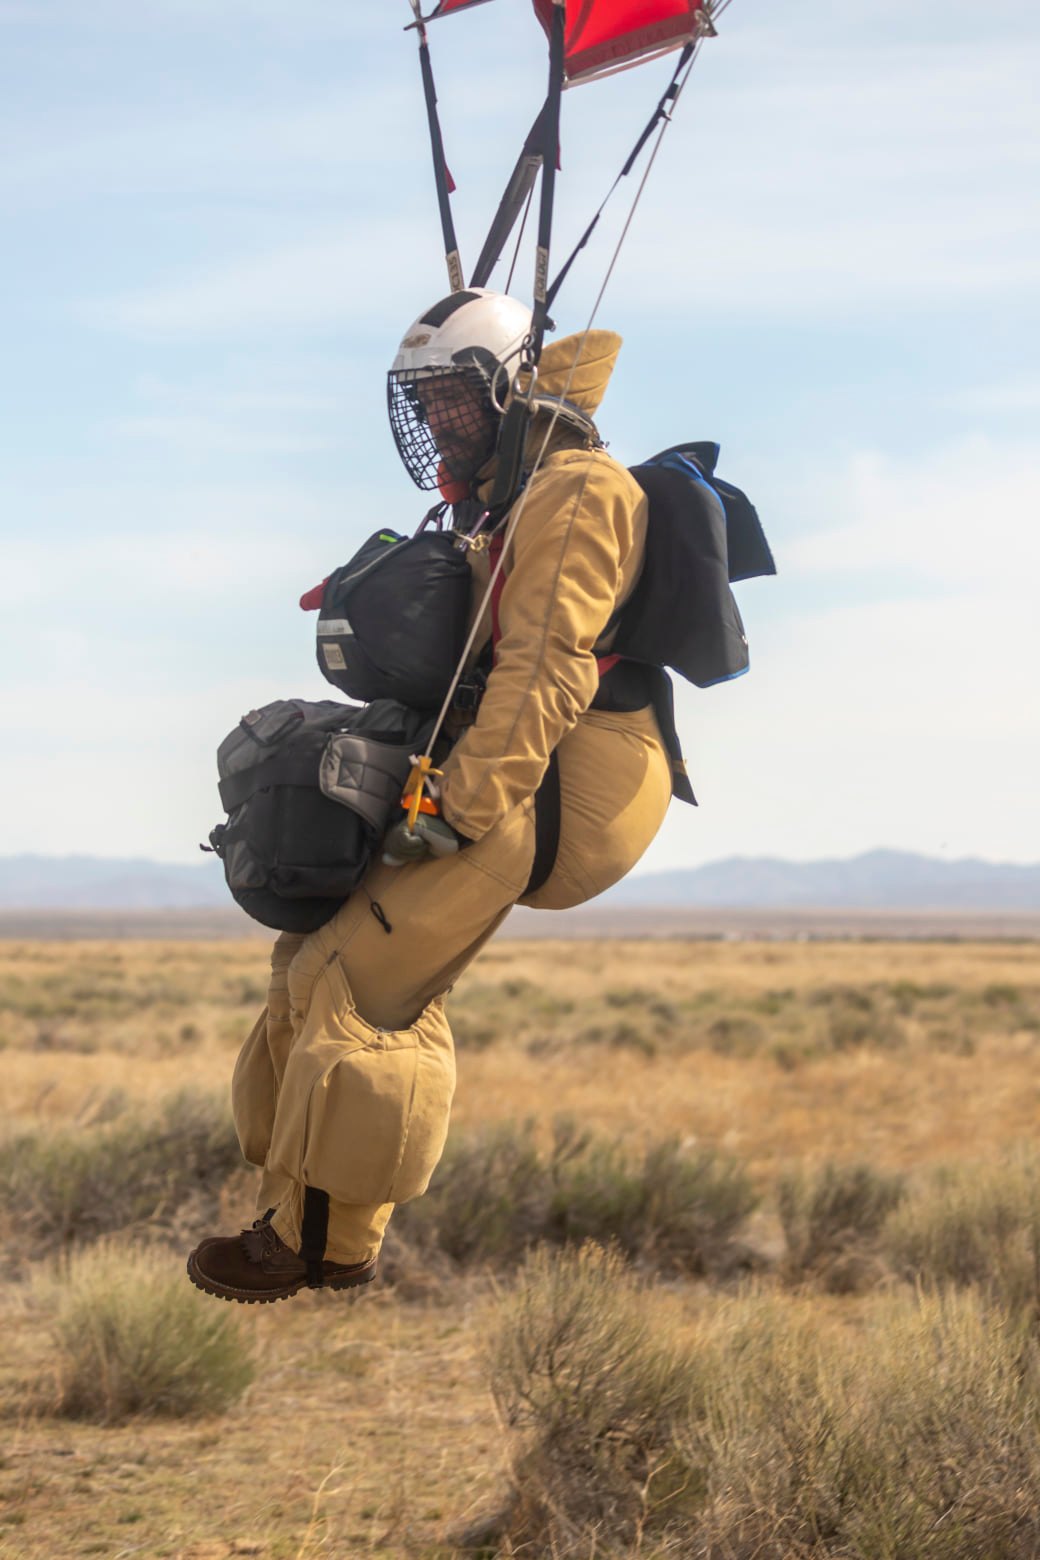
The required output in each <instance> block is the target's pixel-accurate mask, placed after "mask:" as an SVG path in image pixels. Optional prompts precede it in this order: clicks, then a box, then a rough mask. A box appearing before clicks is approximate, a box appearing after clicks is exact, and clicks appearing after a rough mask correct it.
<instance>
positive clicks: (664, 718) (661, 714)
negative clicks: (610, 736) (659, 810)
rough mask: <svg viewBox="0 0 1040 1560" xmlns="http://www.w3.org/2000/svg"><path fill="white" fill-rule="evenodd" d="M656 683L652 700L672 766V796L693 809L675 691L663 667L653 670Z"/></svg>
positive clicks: (694, 800) (694, 802)
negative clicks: (679, 729)
mask: <svg viewBox="0 0 1040 1560" xmlns="http://www.w3.org/2000/svg"><path fill="white" fill-rule="evenodd" d="M653 673H654V683H653V691H652V693H651V700H652V703H653V706H654V714H655V715H656V716H657V724H658V726H659V727H660V729H661V740H662V741H663V742H664V745H665V750H666V752H667V754H668V757H669V759H670V761H671V766H672V795H673V796H674V797H675V799H676V801H679V802H689V803H690V805H691V807H696V806H697V798H696V796H694V794H693V786H692V785H691V784H690V777H689V775H688V774H687V773H686V760H685V759H684V758H683V750H682V743H681V742H680V741H679V733H678V731H676V729H675V690H674V689H673V687H672V679H671V678H670V677H669V675H668V673H667V672H666V671H665V669H664V667H663V666H655V667H654V668H653Z"/></svg>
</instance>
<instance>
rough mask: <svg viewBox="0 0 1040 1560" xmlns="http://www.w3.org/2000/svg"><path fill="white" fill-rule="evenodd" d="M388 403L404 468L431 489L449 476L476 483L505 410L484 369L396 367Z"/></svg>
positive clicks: (419, 484)
mask: <svg viewBox="0 0 1040 1560" xmlns="http://www.w3.org/2000/svg"><path fill="white" fill-rule="evenodd" d="M387 407H388V410H389V413H390V427H391V430H392V432H393V435H394V443H395V444H396V445H397V453H398V454H399V455H400V457H401V460H402V462H403V464H404V468H405V470H406V471H407V472H408V475H409V476H410V477H411V479H412V481H413V482H414V483H415V485H416V487H419V488H423V489H424V490H425V491H427V492H429V491H432V490H433V489H434V488H436V487H437V486H438V484H439V482H440V481H441V479H442V478H443V477H444V476H445V475H447V476H449V477H451V478H452V479H453V480H454V481H456V482H471V481H472V480H473V478H474V477H475V476H476V474H477V472H478V471H479V470H480V468H481V466H483V465H484V464H485V463H486V462H487V461H488V460H489V459H490V458H491V456H492V455H493V454H494V452H495V444H496V441H497V439H498V428H499V413H498V412H497V411H496V409H495V407H494V405H493V403H492V399H491V392H490V388H489V383H488V376H487V374H486V373H485V372H484V371H483V370H482V369H480V368H476V367H466V368H444V369H428V368H427V369H399V370H397V371H396V372H394V371H391V372H390V374H388V376H387Z"/></svg>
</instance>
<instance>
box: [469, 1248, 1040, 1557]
mask: <svg viewBox="0 0 1040 1560" xmlns="http://www.w3.org/2000/svg"><path fill="white" fill-rule="evenodd" d="M489 1371H490V1379H491V1385H492V1389H493V1392H494V1394H495V1397H496V1400H497V1402H498V1404H499V1407H500V1411H501V1413H502V1417H503V1420H504V1422H505V1424H506V1425H507V1426H508V1428H509V1429H510V1430H511V1431H512V1432H513V1433H514V1435H515V1436H516V1437H517V1441H516V1443H515V1446H514V1458H513V1463H512V1470H513V1481H514V1497H513V1502H512V1506H511V1508H510V1510H509V1512H508V1514H507V1515H506V1516H505V1518H504V1519H503V1528H504V1531H503V1534H502V1537H503V1539H504V1541H505V1544H506V1549H505V1552H508V1553H514V1552H515V1553H524V1554H527V1555H530V1556H532V1557H548V1556H552V1557H553V1560H579V1557H580V1560H588V1557H589V1556H592V1555H596V1556H604V1557H605V1556H611V1557H618V1560H620V1556H622V1555H625V1556H628V1555H632V1554H634V1553H639V1554H641V1555H650V1554H654V1555H666V1554H669V1555H675V1556H682V1557H683V1560H750V1557H752V1556H753V1557H755V1560H795V1557H797V1560H825V1557H834V1560H839V1557H840V1560H1035V1556H1036V1555H1037V1554H1038V1553H1040V1392H1038V1388H1040V1363H1038V1354H1037V1340H1036V1336H1035V1332H1034V1331H1033V1329H1032V1328H1031V1327H1030V1325H1028V1322H1027V1320H1026V1319H1025V1318H1022V1319H1020V1320H1018V1321H1016V1320H1015V1318H1014V1317H1013V1316H1012V1315H1011V1314H1010V1313H1008V1312H1007V1311H1005V1310H1002V1309H1000V1308H994V1307H992V1306H989V1305H987V1304H986V1303H985V1301H984V1300H983V1299H982V1297H981V1296H980V1295H979V1294H978V1293H973V1292H952V1291H951V1292H950V1293H948V1294H947V1295H946V1296H936V1295H932V1296H927V1295H926V1296H915V1295H910V1294H907V1293H906V1292H902V1293H896V1294H887V1295H883V1296H878V1297H876V1298H875V1299H874V1300H873V1301H871V1302H870V1305H869V1308H868V1309H866V1310H864V1311H861V1312H860V1314H859V1316H858V1319H857V1323H856V1325H855V1327H850V1326H849V1324H848V1322H847V1321H846V1320H844V1319H843V1318H840V1317H837V1316H835V1315H834V1314H833V1313H829V1312H826V1311H821V1307H820V1303H819V1301H813V1300H810V1299H809V1298H807V1297H804V1296H802V1297H794V1298H792V1297H791V1296H790V1295H788V1294H785V1293H784V1292H782V1291H780V1292H775V1291H774V1292H773V1293H762V1294H748V1295H745V1296H742V1297H739V1298H736V1299H731V1300H726V1301H723V1302H721V1303H719V1302H717V1301H706V1300H705V1299H704V1298H703V1297H701V1298H700V1299H699V1300H696V1301H694V1302H693V1310H692V1314H690V1315H689V1316H688V1318H687V1321H686V1323H685V1324H684V1326H683V1329H682V1331H681V1332H679V1331H677V1326H676V1307H675V1303H674V1300H672V1301H670V1302H669V1304H668V1306H667V1308H666V1307H665V1306H664V1305H663V1303H662V1299H661V1297H660V1296H658V1295H655V1294H654V1292H653V1291H652V1290H651V1289H648V1288H643V1287H640V1286H639V1284H638V1282H637V1280H636V1279H635V1277H634V1276H633V1275H632V1273H631V1270H626V1269H625V1268H624V1267H623V1266H622V1265H621V1264H620V1262H619V1261H618V1259H617V1257H616V1256H610V1255H604V1254H603V1253H601V1252H600V1253H597V1252H595V1251H589V1250H585V1251H582V1252H580V1253H578V1254H577V1255H575V1254H569V1253H565V1254H562V1255H560V1254H551V1253H547V1252H545V1251H542V1252H541V1253H539V1254H538V1255H537V1256H536V1257H534V1258H532V1259H530V1260H529V1261H528V1263H527V1264H526V1265H525V1267H524V1268H522V1269H521V1271H520V1274H519V1277H518V1281H517V1285H516V1288H515V1290H514V1292H513V1293H512V1294H511V1295H509V1296H508V1297H507V1298H506V1300H505V1301H504V1303H503V1305H502V1309H501V1312H500V1316H499V1321H498V1327H497V1330H496V1332H495V1334H494V1335H493V1337H492V1340H491V1343H490V1345H489ZM509 1546H512V1547H509Z"/></svg>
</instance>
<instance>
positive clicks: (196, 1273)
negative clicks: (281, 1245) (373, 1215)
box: [188, 1246, 378, 1305]
mask: <svg viewBox="0 0 1040 1560" xmlns="http://www.w3.org/2000/svg"><path fill="white" fill-rule="evenodd" d="M202 1249H203V1247H202V1246H200V1247H199V1248H198V1250H199V1251H201V1250H202ZM197 1255H198V1252H197V1251H193V1252H192V1254H191V1256H190V1257H189V1258H188V1277H189V1278H190V1279H191V1281H192V1283H193V1284H194V1285H195V1288H196V1289H201V1290H202V1292H203V1294H207V1295H213V1296H214V1297H215V1298H216V1299H217V1300H229V1301H236V1302H237V1303H238V1304H239V1305H271V1304H273V1303H274V1301H276V1300H291V1299H292V1297H293V1295H298V1294H299V1293H300V1290H301V1289H308V1288H310V1285H309V1284H308V1283H307V1280H306V1278H298V1279H294V1280H293V1281H292V1282H291V1283H287V1284H286V1285H285V1287H284V1288H282V1289H268V1290H264V1291H262V1292H257V1290H255V1289H232V1288H230V1287H228V1286H226V1285H221V1284H215V1283H214V1282H213V1280H212V1279H209V1278H207V1277H206V1275H205V1273H203V1272H202V1270H201V1268H200V1267H199V1266H198V1263H197V1262H196V1261H195V1258H196V1256H197ZM377 1267H378V1262H377V1261H376V1260H373V1261H371V1262H369V1263H368V1264H367V1266H365V1267H363V1268H359V1269H358V1271H357V1272H356V1273H339V1274H336V1276H335V1277H330V1278H327V1279H326V1280H325V1282H324V1284H322V1285H321V1286H320V1287H321V1288H322V1289H357V1288H359V1287H360V1286H361V1285H362V1284H370V1283H371V1282H372V1280H373V1279H374V1278H375V1276H376V1269H377Z"/></svg>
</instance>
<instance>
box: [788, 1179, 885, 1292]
mask: <svg viewBox="0 0 1040 1560" xmlns="http://www.w3.org/2000/svg"><path fill="white" fill-rule="evenodd" d="M905 1195H906V1181H905V1177H903V1176H901V1175H890V1174H886V1173H885V1172H883V1171H880V1170H875V1169H874V1167H873V1166H872V1165H865V1164H850V1165H842V1164H833V1163H829V1164H825V1165H823V1166H822V1167H821V1168H820V1169H819V1170H817V1171H815V1172H814V1173H812V1174H807V1173H804V1172H793V1173H790V1174H788V1175H785V1176H782V1177H781V1179H780V1181H779V1183H778V1186H777V1207H778V1211H779V1214H780V1222H781V1224H782V1226H783V1231H784V1239H785V1240H786V1242H787V1267H788V1271H789V1273H790V1274H791V1275H792V1276H794V1277H801V1276H807V1275H809V1274H815V1275H817V1276H819V1277H822V1278H823V1280H824V1281H825V1282H826V1283H827V1284H828V1285H829V1287H832V1288H834V1289H839V1290H840V1289H843V1288H857V1287H859V1283H860V1281H861V1277H862V1272H863V1269H862V1264H863V1262H864V1259H867V1258H869V1257H870V1256H871V1254H872V1253H873V1251H874V1250H875V1249H876V1246H877V1243H878V1235H879V1232H880V1230H881V1228H882V1226H883V1224H884V1223H885V1220H886V1219H887V1218H888V1216H889V1215H890V1214H891V1212H892V1210H893V1209H894V1208H896V1207H898V1205H899V1203H900V1202H901V1201H902V1199H903V1197H904V1196H905Z"/></svg>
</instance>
